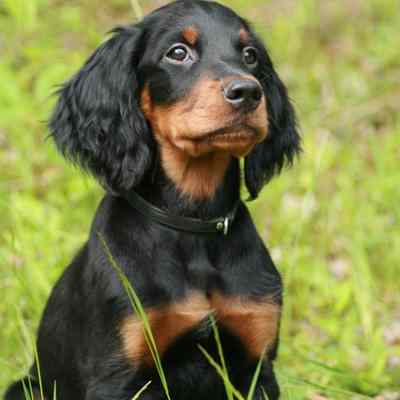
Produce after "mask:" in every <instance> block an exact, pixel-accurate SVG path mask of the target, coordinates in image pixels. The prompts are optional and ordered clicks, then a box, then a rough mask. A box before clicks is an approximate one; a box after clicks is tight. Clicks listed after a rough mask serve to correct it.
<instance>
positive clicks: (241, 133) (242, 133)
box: [174, 123, 262, 156]
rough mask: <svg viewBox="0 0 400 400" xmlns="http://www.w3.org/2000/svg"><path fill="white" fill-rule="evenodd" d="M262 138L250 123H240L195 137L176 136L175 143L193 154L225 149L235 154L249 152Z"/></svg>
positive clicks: (239, 154)
mask: <svg viewBox="0 0 400 400" xmlns="http://www.w3.org/2000/svg"><path fill="white" fill-rule="evenodd" d="M260 138H262V132H261V131H260V130H259V129H257V128H255V127H253V126H250V125H247V124H243V123H239V124H234V125H230V126H225V127H222V128H218V129H214V130H212V131H209V132H206V133H202V134H198V135H196V136H195V137H180V138H175V140H174V145H175V146H176V147H178V148H179V149H181V150H182V151H184V152H187V153H189V154H191V155H192V156H200V155H203V154H205V153H209V152H212V151H223V152H227V153H231V154H233V155H235V156H243V155H245V154H247V153H248V151H249V149H251V148H252V147H253V146H254V145H255V144H257V143H258V142H259V141H260Z"/></svg>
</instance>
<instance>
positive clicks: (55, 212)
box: [0, 0, 400, 400]
mask: <svg viewBox="0 0 400 400" xmlns="http://www.w3.org/2000/svg"><path fill="white" fill-rule="evenodd" d="M163 3H165V2H160V1H151V0H149V1H145V0H141V1H140V4H139V3H137V2H136V1H132V2H131V1H129V0H109V1H97V0H85V1H76V0H69V1H66V0H65V1H64V0H2V1H0V296H1V300H0V371H1V372H0V393H1V392H2V391H3V390H4V388H5V385H6V383H7V382H9V381H10V380H12V379H15V378H17V377H19V376H21V374H22V373H23V372H24V371H25V370H26V368H27V367H28V366H29V365H30V363H31V360H32V341H33V338H34V336H35V330H36V328H37V325H38V322H39V318H40V315H41V312H42V309H43V307H44V304H45V301H46V299H47V297H48V294H49V291H50V289H51V287H52V286H53V284H54V282H55V280H56V279H57V278H58V277H59V275H60V274H61V272H62V271H63V269H64V268H65V266H66V265H67V264H68V263H69V261H70V260H71V258H72V256H73V254H74V253H75V252H76V251H77V249H78V248H79V247H80V246H81V244H82V243H83V242H84V241H85V239H86V237H87V234H88V229H89V224H90V221H91V219H92V217H93V214H94V211H95V209H96V206H97V204H98V202H99V200H100V198H101V196H102V190H101V189H100V188H99V186H98V185H97V184H96V183H95V182H93V181H92V180H91V179H90V178H88V177H85V176H83V174H81V173H79V172H78V171H76V170H74V168H72V167H70V166H68V165H67V164H66V163H65V162H64V160H62V158H61V157H60V156H59V155H58V154H57V153H56V151H55V149H54V147H53V144H52V143H51V142H50V141H47V140H46V136H47V131H46V126H45V122H44V121H46V119H47V118H48V116H49V112H50V110H51V107H52V105H53V104H54V97H53V96H52V95H51V94H52V93H53V92H54V90H55V88H56V85H58V84H60V83H62V82H63V81H64V80H66V79H67V78H68V77H69V76H70V75H71V74H72V73H73V72H74V71H76V70H77V69H78V68H79V67H80V65H81V64H82V63H83V61H84V60H85V58H87V57H88V56H89V55H90V54H91V52H92V51H93V50H94V49H95V48H96V47H97V46H98V45H99V43H100V42H101V41H102V40H104V38H105V35H106V33H107V32H108V31H109V30H110V29H111V28H113V27H114V26H115V25H117V24H123V23H131V22H134V21H135V19H136V17H137V15H138V13H140V12H141V11H143V12H148V11H150V10H152V9H154V8H156V7H158V6H160V5H161V4H163ZM223 3H224V4H226V5H228V6H231V7H233V8H234V9H235V10H237V11H238V12H239V13H240V14H242V15H243V16H245V17H246V18H248V19H249V20H250V21H252V22H253V24H254V26H255V28H256V30H257V31H258V33H259V34H260V35H261V36H262V37H263V38H264V39H265V41H266V43H267V46H268V48H269V49H270V51H271V54H272V58H273V59H274V62H275V64H276V68H277V70H278V71H279V73H280V75H281V77H282V78H283V80H284V81H285V83H286V84H287V86H288V87H289V92H290V95H291V97H292V98H293V101H294V104H295V107H296V109H297V112H298V117H299V121H300V124H301V129H302V134H303V137H304V153H303V155H302V157H301V159H300V160H299V161H298V162H297V163H296V164H295V166H294V168H292V169H291V170H290V171H285V172H284V173H283V174H282V176H281V177H280V178H278V179H276V180H274V181H273V182H271V184H269V185H268V186H267V187H266V188H265V189H264V191H263V194H262V196H261V197H260V199H259V200H257V201H256V202H253V203H250V204H249V206H250V208H251V210H252V213H253V215H254V218H255V220H256V223H257V226H258V229H259V231H260V233H261V234H262V236H263V237H264V238H265V241H266V243H267V246H268V248H269V249H270V251H271V253H272V256H273V259H274V260H275V262H276V264H277V265H278V267H279V269H280V271H281V272H282V274H283V277H284V280H285V287H286V293H285V308H284V318H283V325H282V336H281V349H280V357H279V362H278V372H279V379H280V382H281V385H282V389H283V399H310V400H325V399H363V398H373V399H378V400H395V399H400V393H399V392H400V389H399V388H400V224H399V218H400V113H399V111H400V50H399V49H400V48H399V43H400V3H399V1H398V0H338V1H317V0H298V1H295V0H263V1H259V0H251V1H240V0H231V1H224V2H223ZM139 6H140V7H139ZM141 9H142V10H141Z"/></svg>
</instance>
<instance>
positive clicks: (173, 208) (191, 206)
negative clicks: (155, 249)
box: [135, 158, 240, 219]
mask: <svg viewBox="0 0 400 400" xmlns="http://www.w3.org/2000/svg"><path fill="white" fill-rule="evenodd" d="M157 160H158V161H157V162H156V164H155V165H154V167H153V170H152V172H151V173H149V174H147V176H146V177H145V179H144V180H143V182H142V184H141V185H140V186H139V187H137V188H136V189H135V191H136V192H137V193H138V194H139V195H141V196H142V197H143V198H144V199H146V200H147V201H148V202H150V203H151V204H153V205H155V206H156V207H159V208H161V209H163V210H165V211H168V212H170V213H171V214H173V215H181V216H185V217H194V218H204V219H211V218H217V217H220V216H221V215H225V214H227V213H229V212H230V211H231V210H232V209H233V208H234V207H235V205H236V204H237V202H238V201H239V199H240V167H239V161H238V160H237V159H234V158H230V159H229V161H228V163H227V164H228V165H227V166H226V168H225V171H224V175H223V177H222V178H221V180H220V182H219V184H218V187H216V188H215V190H214V191H213V194H212V195H211V196H205V197H204V198H195V197H193V196H191V195H190V194H185V193H183V191H182V187H179V186H178V185H177V184H176V183H175V182H174V181H173V180H172V179H171V177H170V176H169V174H168V172H167V171H166V170H165V163H163V162H162V160H160V158H157ZM198 161H199V164H197V163H195V162H193V161H188V163H190V162H191V163H192V165H190V164H189V165H187V168H188V170H187V172H186V176H187V177H190V184H191V185H196V184H197V185H199V186H201V185H204V183H207V182H205V178H204V177H205V176H207V174H208V176H210V179H211V180H212V179H215V178H213V177H212V174H215V173H216V171H215V169H214V168H215V164H212V162H211V161H210V160H208V164H207V160H198ZM215 162H217V163H218V162H221V161H220V160H217V161H215ZM213 167H214V168H213ZM199 170H200V171H201V172H204V175H201V174H200V175H198V180H196V173H197V174H198V172H199Z"/></svg>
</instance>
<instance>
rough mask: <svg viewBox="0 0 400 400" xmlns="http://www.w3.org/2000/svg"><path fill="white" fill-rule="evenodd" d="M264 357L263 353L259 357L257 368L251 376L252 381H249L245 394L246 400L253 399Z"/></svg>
mask: <svg viewBox="0 0 400 400" xmlns="http://www.w3.org/2000/svg"><path fill="white" fill-rule="evenodd" d="M264 356H265V352H263V354H262V355H261V358H260V360H259V361H258V364H257V368H256V370H255V372H254V375H253V379H252V380H251V385H250V389H249V393H248V394H247V400H252V399H253V397H254V393H255V391H256V387H257V381H258V378H259V376H260V373H261V367H262V364H263V360H264Z"/></svg>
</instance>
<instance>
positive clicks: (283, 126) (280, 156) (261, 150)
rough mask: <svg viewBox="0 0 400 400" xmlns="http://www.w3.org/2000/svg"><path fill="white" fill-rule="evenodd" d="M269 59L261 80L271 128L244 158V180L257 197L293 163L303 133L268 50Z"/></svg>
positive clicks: (250, 191) (298, 150)
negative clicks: (300, 132) (266, 185)
mask: <svg viewBox="0 0 400 400" xmlns="http://www.w3.org/2000/svg"><path fill="white" fill-rule="evenodd" d="M265 56H266V59H267V63H266V64H265V65H264V67H263V71H262V72H261V76H260V78H259V79H260V82H261V84H262V86H263V88H264V92H265V96H266V99H267V112H268V123H269V132H268V136H267V137H266V139H265V140H264V141H263V142H261V143H259V144H258V145H257V146H255V148H254V149H253V150H252V152H251V153H250V154H249V155H248V156H247V157H246V159H245V168H244V172H245V183H246V186H247V189H248V191H249V193H250V199H255V198H256V197H257V196H258V194H259V192H260V190H261V189H262V187H263V186H264V185H265V184H266V183H267V182H268V181H269V180H270V179H271V178H272V177H273V176H274V175H275V174H279V173H280V172H281V170H282V168H283V167H284V166H285V165H291V164H292V162H293V159H294V157H295V155H296V154H297V153H299V152H300V136H299V134H298V131H297V126H296V116H295V112H294V109H293V106H292V105H291V103H290V100H289V97H288V94H287V90H286V88H285V86H284V84H283V83H282V81H281V80H280V79H279V77H278V75H277V73H276V72H275V70H274V68H273V65H272V62H271V61H270V60H269V58H268V56H267V54H265Z"/></svg>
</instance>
